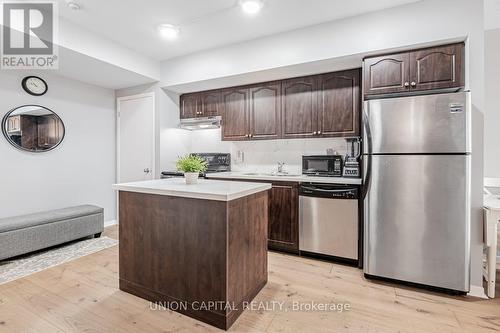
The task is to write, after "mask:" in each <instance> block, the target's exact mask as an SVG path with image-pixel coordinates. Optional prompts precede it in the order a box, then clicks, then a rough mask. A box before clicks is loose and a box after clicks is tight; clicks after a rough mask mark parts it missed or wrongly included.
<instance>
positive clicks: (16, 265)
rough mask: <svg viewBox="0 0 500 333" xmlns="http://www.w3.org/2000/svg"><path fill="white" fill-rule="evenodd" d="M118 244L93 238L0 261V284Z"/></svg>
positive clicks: (102, 238) (101, 238)
mask: <svg viewBox="0 0 500 333" xmlns="http://www.w3.org/2000/svg"><path fill="white" fill-rule="evenodd" d="M116 244H118V241H117V240H116V239H112V238H109V237H100V238H92V239H86V240H81V241H76V242H72V243H69V244H66V245H62V246H59V247H55V248H51V249H49V250H46V251H41V252H36V253H34V254H28V255H26V256H22V257H17V258H15V259H14V260H4V261H0V284H4V283H7V282H10V281H13V280H16V279H19V278H22V277H24V276H27V275H30V274H33V273H36V272H40V271H43V270H44V269H47V268H50V267H54V266H57V265H60V264H63V263H65V262H68V261H71V260H75V259H78V258H81V257H84V256H86V255H89V254H92V253H95V252H98V251H101V250H104V249H107V248H109V247H112V246H115V245H116Z"/></svg>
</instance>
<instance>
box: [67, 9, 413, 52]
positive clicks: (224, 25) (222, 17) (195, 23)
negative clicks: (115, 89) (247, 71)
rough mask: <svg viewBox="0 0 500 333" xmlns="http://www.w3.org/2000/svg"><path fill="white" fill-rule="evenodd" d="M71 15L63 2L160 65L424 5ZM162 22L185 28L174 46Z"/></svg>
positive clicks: (91, 25)
mask: <svg viewBox="0 0 500 333" xmlns="http://www.w3.org/2000/svg"><path fill="white" fill-rule="evenodd" d="M76 1H77V2H78V3H79V4H80V5H81V7H82V9H81V10H79V11H73V10H70V9H69V8H67V7H66V6H65V2H64V1H63V0H61V6H60V10H59V11H60V15H61V16H63V17H64V18H65V19H66V20H68V21H70V22H72V23H74V24H77V25H79V26H81V27H83V28H85V29H87V30H90V31H92V32H94V33H96V34H99V35H102V36H105V37H107V38H109V39H111V40H113V41H115V42H117V43H120V44H122V45H124V46H126V47H128V48H130V49H132V50H135V51H136V52H138V53H141V54H143V55H146V56H149V57H151V58H153V59H156V60H166V59H169V58H173V57H177V56H181V55H185V54H189V53H193V52H197V51H201V50H205V49H210V48H215V47H220V46H224V45H228V44H232V43H237V42H242V41H245V40H251V39H255V38H259V37H263V36H266V35H272V34H276V33H279V32H283V31H288V30H293V29H298V28H302V27H306V26H310V25H314V24H319V23H323V22H327V21H333V20H337V19H341V18H346V17H350V16H355V15H360V14H364V13H367V12H371V11H376V10H381V9H385V8H389V7H395V6H399V5H403V4H407V3H411V2H417V1H420V0H265V5H264V8H263V9H262V11H261V12H260V13H259V14H258V15H256V16H254V17H248V16H246V15H245V14H244V13H242V11H241V10H240V8H239V7H238V5H237V3H238V0H105V1H103V0H76ZM161 23H171V24H176V25H179V26H180V27H181V36H180V37H179V38H178V39H177V40H175V41H166V40H163V39H162V38H161V37H160V36H159V35H158V33H157V30H156V27H157V25H158V24H161Z"/></svg>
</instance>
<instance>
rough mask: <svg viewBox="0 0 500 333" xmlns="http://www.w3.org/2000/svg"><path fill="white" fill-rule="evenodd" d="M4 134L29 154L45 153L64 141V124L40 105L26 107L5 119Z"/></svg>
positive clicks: (13, 111) (12, 112)
mask: <svg viewBox="0 0 500 333" xmlns="http://www.w3.org/2000/svg"><path fill="white" fill-rule="evenodd" d="M2 132H3V135H4V136H5V138H6V139H7V140H8V141H9V142H10V144H11V145H13V146H14V147H16V148H17V149H21V150H25V151H29V152H34V153H38V152H44V151H49V150H52V149H54V148H55V147H57V146H58V145H59V144H60V143H61V142H62V140H63V139H64V124H63V122H62V120H61V118H59V116H58V115H57V114H55V113H54V112H53V111H52V110H50V109H47V108H46V107H43V106H40V105H24V106H20V107H18V108H15V109H14V110H11V111H10V112H9V113H7V114H6V115H5V117H3V120H2Z"/></svg>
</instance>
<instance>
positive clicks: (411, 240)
mask: <svg viewBox="0 0 500 333" xmlns="http://www.w3.org/2000/svg"><path fill="white" fill-rule="evenodd" d="M363 113H364V114H363V122H364V126H363V127H364V130H363V132H364V133H363V145H364V156H363V169H364V194H363V195H364V223H365V237H364V248H365V253H364V272H365V274H366V275H368V276H374V277H383V278H389V279H395V280H400V281H405V282H412V283H417V284H422V285H428V286H433V287H439V288H444V289H449V290H455V291H460V292H468V291H469V275H470V274H469V270H470V165H471V160H470V159H471V156H470V152H471V150H470V98H469V93H468V92H458V93H446V94H434V95H425V96H412V97H400V98H388V99H378V100H369V101H366V102H365V104H364V110H363Z"/></svg>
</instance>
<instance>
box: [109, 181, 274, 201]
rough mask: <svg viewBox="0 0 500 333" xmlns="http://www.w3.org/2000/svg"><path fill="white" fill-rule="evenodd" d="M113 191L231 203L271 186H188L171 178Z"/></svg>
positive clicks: (210, 183)
mask: <svg viewBox="0 0 500 333" xmlns="http://www.w3.org/2000/svg"><path fill="white" fill-rule="evenodd" d="M113 189H115V190H118V191H126V192H137V193H146V194H159V195H168V196H174V197H183V198H193V199H205V200H217V201H231V200H234V199H238V198H242V197H246V196H247V195H251V194H255V193H259V192H262V191H266V190H269V189H271V184H265V183H248V182H233V181H223V180H208V179H199V180H198V184H192V185H187V184H186V181H185V180H184V178H170V179H155V180H147V181H142V182H133V183H123V184H115V185H113Z"/></svg>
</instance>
